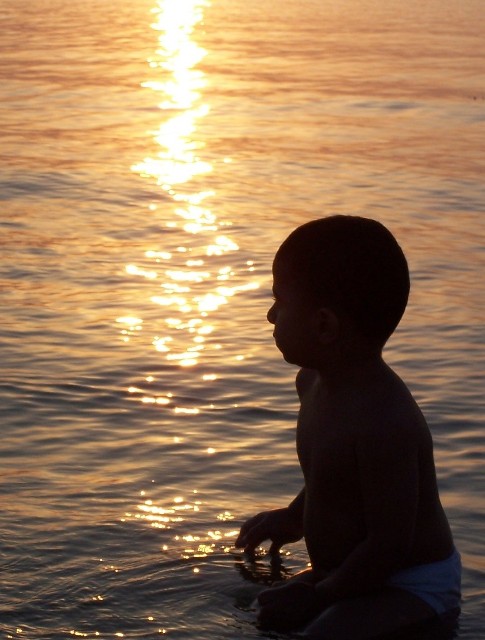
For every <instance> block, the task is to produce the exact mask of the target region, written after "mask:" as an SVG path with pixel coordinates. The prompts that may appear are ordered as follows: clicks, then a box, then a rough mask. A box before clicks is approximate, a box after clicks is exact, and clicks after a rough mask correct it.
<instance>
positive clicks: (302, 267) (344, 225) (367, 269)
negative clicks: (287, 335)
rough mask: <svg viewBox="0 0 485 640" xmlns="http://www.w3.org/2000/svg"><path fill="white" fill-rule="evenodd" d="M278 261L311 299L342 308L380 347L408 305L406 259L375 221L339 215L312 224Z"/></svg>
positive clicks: (293, 237)
mask: <svg viewBox="0 0 485 640" xmlns="http://www.w3.org/2000/svg"><path fill="white" fill-rule="evenodd" d="M278 265H279V268H281V269H282V270H283V273H284V274H285V276H286V275H288V276H289V277H292V278H295V279H296V280H297V286H298V287H299V288H300V290H301V291H302V292H303V293H304V295H306V296H308V297H309V299H310V301H311V302H315V303H318V304H322V303H325V304H327V305H328V306H329V307H331V308H334V310H335V311H336V312H337V313H338V311H339V310H340V311H341V312H342V311H343V312H344V313H345V314H346V315H347V317H348V318H349V320H350V321H351V323H352V325H353V326H354V329H355V330H356V331H357V332H358V333H360V334H361V335H362V336H364V337H366V338H367V339H369V340H372V341H373V342H375V343H377V344H379V345H380V346H383V345H384V344H385V343H386V341H387V340H388V338H389V337H390V336H391V334H392V333H393V331H394V330H395V328H396V327H397V325H398V323H399V321H400V320H401V317H402V315H403V313H404V310H405V308H406V305H407V301H408V297H409V289H410V283H409V270H408V265H407V261H406V258H405V256H404V253H403V251H402V249H401V247H400V246H399V244H398V243H397V241H396V239H395V238H394V236H393V235H392V234H391V232H390V231H388V229H386V227H385V226H384V225H383V224H381V223H380V222H377V221H376V220H371V219H369V218H362V217H360V216H348V215H335V216H329V217H327V218H322V219H319V220H313V221H311V222H307V223H306V224H303V225H302V226H300V227H298V228H297V229H295V230H294V231H293V232H292V233H291V234H290V235H289V236H288V238H287V239H286V240H285V241H284V242H283V244H282V245H281V247H280V248H279V250H278V252H277V253H276V257H275V267H276V268H277V269H278Z"/></svg>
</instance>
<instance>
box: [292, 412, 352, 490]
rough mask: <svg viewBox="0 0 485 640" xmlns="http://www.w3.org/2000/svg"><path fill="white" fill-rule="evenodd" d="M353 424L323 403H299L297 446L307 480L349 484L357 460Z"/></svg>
mask: <svg viewBox="0 0 485 640" xmlns="http://www.w3.org/2000/svg"><path fill="white" fill-rule="evenodd" d="M354 444H355V443H354V425H353V424H352V423H350V422H349V421H348V420H346V419H345V418H344V417H343V416H342V415H341V414H340V415H337V414H336V413H335V412H333V411H331V410H329V408H328V407H326V406H325V403H323V402H307V403H302V405H301V407H300V413H299V416H298V425H297V435H296V447H297V452H298V458H299V460H300V464H301V467H302V470H303V473H304V475H305V477H306V479H307V480H308V479H309V478H312V479H313V480H314V481H316V480H317V479H319V481H325V482H326V483H332V482H335V481H337V480H338V481H339V482H340V483H341V482H342V480H343V479H346V482H351V483H352V484H353V483H354V482H355V480H356V472H357V462H356V456H355V446H354Z"/></svg>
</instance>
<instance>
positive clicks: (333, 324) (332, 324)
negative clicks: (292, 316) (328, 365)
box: [315, 307, 340, 344]
mask: <svg viewBox="0 0 485 640" xmlns="http://www.w3.org/2000/svg"><path fill="white" fill-rule="evenodd" d="M315 323H316V329H317V334H318V337H319V338H320V341H321V342H322V343H323V344H330V343H331V342H333V341H334V340H336V339H337V338H338V335H339V331H340V321H339V319H338V317H337V315H336V313H335V312H334V311H332V309H329V308H328V307H321V308H320V309H317V311H316V312H315Z"/></svg>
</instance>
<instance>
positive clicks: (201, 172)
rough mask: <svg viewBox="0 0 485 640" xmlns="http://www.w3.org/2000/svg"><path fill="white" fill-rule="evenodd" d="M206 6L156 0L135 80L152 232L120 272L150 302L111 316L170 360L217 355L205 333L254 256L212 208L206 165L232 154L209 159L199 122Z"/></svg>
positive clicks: (203, 117) (250, 285) (249, 278)
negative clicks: (151, 43) (148, 113)
mask: <svg viewBox="0 0 485 640" xmlns="http://www.w3.org/2000/svg"><path fill="white" fill-rule="evenodd" d="M209 5H210V2H209V1H208V0H157V1H156V4H155V6H154V8H153V10H152V12H153V16H154V19H153V22H152V24H151V28H152V29H154V30H155V31H156V33H157V41H158V43H157V48H156V50H155V51H154V52H153V54H152V56H151V57H150V59H149V60H148V61H147V62H148V73H149V74H150V77H149V78H148V79H146V80H145V81H143V82H142V83H141V86H142V87H144V89H145V90H147V91H150V92H152V94H153V99H154V100H153V103H154V106H156V107H158V109H159V115H160V117H159V121H158V123H157V124H156V126H155V127H154V126H153V124H151V125H150V126H151V128H152V131H151V132H150V136H151V137H150V138H149V139H148V142H149V145H147V146H149V147H150V149H152V150H153V148H155V152H153V151H151V152H150V153H147V156H146V157H145V158H144V159H142V160H141V161H140V162H138V163H136V164H134V165H133V166H132V171H133V172H135V173H136V174H138V175H139V176H140V177H141V178H143V179H144V180H148V181H149V182H150V183H151V184H152V185H153V187H154V196H153V198H152V202H150V203H149V204H148V205H147V213H146V215H147V216H150V217H151V218H153V225H154V227H157V228H160V233H159V236H158V237H159V240H157V241H155V242H154V243H153V244H152V246H146V247H145V248H144V251H143V254H142V256H141V257H140V259H139V260H137V259H133V258H131V260H132V262H130V263H129V264H126V265H125V277H126V278H129V279H132V280H133V282H134V286H135V287H137V286H139V290H140V292H141V295H143V296H145V297H144V299H143V302H142V304H141V305H140V306H141V307H142V308H143V305H147V304H148V305H151V310H152V311H153V313H150V318H151V320H148V319H147V318H143V319H142V318H138V317H137V316H138V315H140V316H141V315H143V314H142V311H141V310H140V311H139V312H136V314H134V313H132V312H131V311H130V312H129V313H127V314H126V316H125V317H122V318H118V320H117V322H118V323H119V325H120V333H121V336H122V340H123V341H124V342H132V341H133V340H134V338H135V337H139V336H140V334H143V333H147V332H149V331H153V333H152V334H151V335H150V337H149V338H146V337H145V343H148V344H150V343H151V344H152V346H153V349H154V350H155V352H156V353H157V355H158V356H160V358H163V359H164V360H165V361H166V362H167V363H169V364H170V365H173V366H178V367H186V368H187V367H189V368H190V367H195V366H197V365H198V364H199V363H200V361H201V360H202V359H203V358H204V356H206V355H208V353H209V352H210V351H220V355H219V356H218V358H221V357H223V352H222V351H221V349H222V346H221V344H220V342H217V339H216V338H215V337H214V336H215V334H216V331H217V328H218V320H219V319H220V318H221V314H223V313H226V309H227V306H228V304H229V303H230V302H231V299H232V298H234V296H236V295H239V294H243V293H244V292H248V291H250V290H252V289H256V288H258V286H259V285H258V282H257V281H256V280H255V278H254V273H253V272H254V262H253V261H252V260H246V259H242V258H241V257H240V255H239V252H240V247H239V245H238V243H237V242H236V239H235V238H234V237H233V236H232V234H231V228H232V223H231V222H230V221H227V220H220V219H219V218H218V216H217V214H216V210H215V207H217V193H216V191H215V190H214V189H213V184H214V177H213V174H214V172H215V170H216V168H217V167H218V166H220V167H223V166H224V165H227V163H230V162H231V159H230V158H227V157H224V156H222V157H220V158H216V157H215V155H214V152H213V150H212V151H211V153H210V154H209V153H207V148H206V145H207V143H208V140H210V139H211V138H210V136H209V135H208V134H207V133H205V132H204V125H205V123H206V121H208V119H209V118H210V117H211V108H210V104H209V102H208V100H207V98H206V96H205V95H204V91H205V89H206V87H207V86H208V84H209V82H210V78H209V77H208V76H207V74H206V73H205V71H204V68H203V63H204V59H205V58H206V56H208V55H210V54H209V52H208V51H206V50H205V49H204V48H203V47H202V46H201V45H200V43H199V40H200V36H201V35H202V34H201V25H202V22H203V20H204V11H205V9H206V8H207V7H208V6H209ZM211 126H212V127H213V126H214V124H213V123H212V125H211ZM214 158H216V159H214ZM235 214H236V215H239V213H238V212H237V211H236V212H235ZM135 226H136V225H135ZM137 283H139V285H137ZM150 322H151V323H152V324H153V323H155V326H154V327H153V328H152V325H151V324H150ZM201 373H202V372H201ZM201 378H202V375H200V378H199V379H201ZM202 379H203V380H204V381H207V382H209V381H212V380H215V377H214V376H213V374H212V375H209V376H208V377H203V378H202ZM138 384H140V383H138ZM141 386H142V385H141ZM129 397H130V398H131V399H133V400H136V401H138V402H141V403H143V404H146V405H150V404H151V405H160V406H163V405H166V406H167V410H170V411H173V412H174V413H175V414H177V415H179V416H181V418H182V416H184V415H187V416H190V415H194V413H195V412H196V411H197V412H198V409H197V410H195V409H193V408H189V409H187V408H185V407H182V406H177V403H176V401H175V400H172V399H171V398H169V396H168V395H163V394H160V393H158V394H157V393H148V392H147V391H140V392H139V391H133V390H131V389H130V392H129Z"/></svg>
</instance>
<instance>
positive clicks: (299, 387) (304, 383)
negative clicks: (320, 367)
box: [295, 368, 318, 399]
mask: <svg viewBox="0 0 485 640" xmlns="http://www.w3.org/2000/svg"><path fill="white" fill-rule="evenodd" d="M317 378H318V372H317V371H316V370H315V369H304V368H303V369H300V370H299V371H298V373H297V374H296V380H295V385H296V391H297V393H298V396H299V398H300V399H301V398H302V397H303V396H304V395H305V393H306V392H307V391H308V389H310V388H311V387H312V386H313V385H314V384H315V382H316V381H317Z"/></svg>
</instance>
